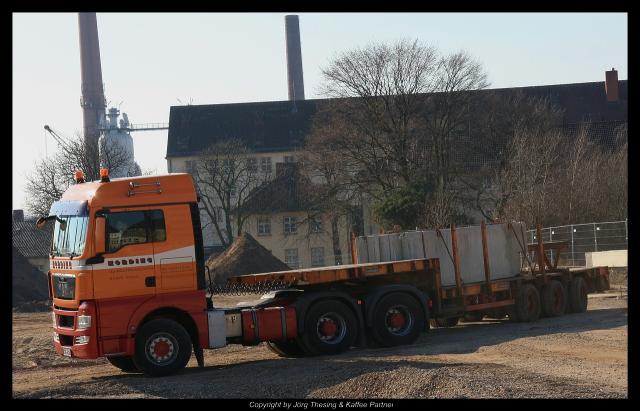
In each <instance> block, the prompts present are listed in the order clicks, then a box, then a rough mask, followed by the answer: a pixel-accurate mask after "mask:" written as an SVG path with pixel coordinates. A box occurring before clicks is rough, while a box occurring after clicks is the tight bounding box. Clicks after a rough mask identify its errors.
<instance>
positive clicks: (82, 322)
mask: <svg viewBox="0 0 640 411" xmlns="http://www.w3.org/2000/svg"><path fill="white" fill-rule="evenodd" d="M89 327H91V316H90V315H79V316H78V326H77V329H78V330H84V329H86V328H89Z"/></svg>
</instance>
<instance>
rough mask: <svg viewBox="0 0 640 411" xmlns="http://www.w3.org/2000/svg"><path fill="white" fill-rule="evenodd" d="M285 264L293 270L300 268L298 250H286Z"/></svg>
mask: <svg viewBox="0 0 640 411" xmlns="http://www.w3.org/2000/svg"><path fill="white" fill-rule="evenodd" d="M284 263H285V264H286V265H288V266H289V267H291V268H298V266H299V265H300V261H299V260H298V249H297V248H287V249H285V250H284Z"/></svg>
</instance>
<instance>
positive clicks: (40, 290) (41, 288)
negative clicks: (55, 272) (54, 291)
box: [11, 247, 49, 310]
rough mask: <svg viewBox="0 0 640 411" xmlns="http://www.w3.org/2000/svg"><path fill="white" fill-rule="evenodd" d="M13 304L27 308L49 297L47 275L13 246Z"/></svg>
mask: <svg viewBox="0 0 640 411" xmlns="http://www.w3.org/2000/svg"><path fill="white" fill-rule="evenodd" d="M11 271H12V280H13V292H12V305H13V307H22V308H23V309H27V310H28V307H29V306H34V307H35V306H36V305H39V304H37V303H35V302H40V301H46V300H48V299H49V290H48V285H47V276H46V275H45V274H44V273H43V272H42V271H40V270H38V269H37V268H36V267H34V266H33V265H32V264H31V263H29V261H28V260H27V259H26V258H24V257H23V256H22V254H20V253H19V252H18V250H16V248H15V247H12V266H11Z"/></svg>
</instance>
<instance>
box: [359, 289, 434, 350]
mask: <svg viewBox="0 0 640 411" xmlns="http://www.w3.org/2000/svg"><path fill="white" fill-rule="evenodd" d="M424 325H425V315H424V311H423V308H422V306H421V305H420V303H419V302H418V301H416V299H415V298H413V297H411V296H410V295H408V294H406V293H391V294H388V295H386V296H384V297H382V299H380V301H378V303H377V304H376V306H375V307H374V309H373V319H372V324H371V328H370V330H369V331H370V336H371V339H372V340H374V342H375V343H377V344H378V345H379V346H382V347H394V346H396V345H403V344H411V343H412V342H414V341H415V340H416V339H417V338H418V337H419V336H420V331H421V330H423V329H424Z"/></svg>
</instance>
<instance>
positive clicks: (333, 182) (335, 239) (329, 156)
mask: <svg viewBox="0 0 640 411" xmlns="http://www.w3.org/2000/svg"><path fill="white" fill-rule="evenodd" d="M318 137H319V136H318V134H315V135H312V136H311V137H310V138H309V139H308V141H307V145H306V150H305V151H303V152H302V153H301V155H300V163H301V165H302V167H301V172H302V173H303V174H304V175H305V177H306V178H307V180H308V181H309V183H308V184H306V185H303V186H302V187H301V189H302V193H301V194H302V195H303V196H305V198H306V199H307V201H306V203H307V204H308V207H307V208H308V210H307V213H308V214H309V217H308V219H309V227H311V232H310V235H314V234H316V233H315V232H314V230H313V227H314V224H315V220H319V219H322V218H323V217H325V218H327V219H328V220H329V221H330V225H331V226H330V232H329V234H330V236H331V243H332V248H333V255H334V263H335V264H343V258H342V248H341V244H340V228H339V224H340V220H341V219H345V220H347V221H351V222H352V223H353V222H354V220H357V217H356V216H354V214H355V213H356V210H355V209H356V208H357V207H354V203H356V201H355V199H354V196H356V195H357V191H356V190H355V189H354V187H353V184H351V179H350V178H349V177H348V174H349V169H348V168H347V167H345V166H344V162H343V157H342V155H341V154H340V153H339V152H337V151H333V150H330V149H328V148H327V147H326V146H324V144H323V140H322V139H321V138H318ZM352 229H353V227H352Z"/></svg>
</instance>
